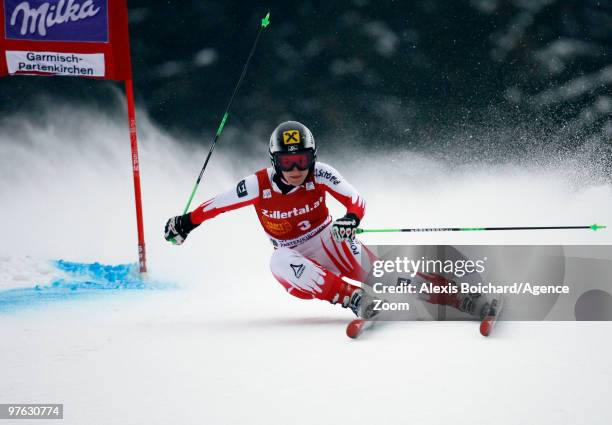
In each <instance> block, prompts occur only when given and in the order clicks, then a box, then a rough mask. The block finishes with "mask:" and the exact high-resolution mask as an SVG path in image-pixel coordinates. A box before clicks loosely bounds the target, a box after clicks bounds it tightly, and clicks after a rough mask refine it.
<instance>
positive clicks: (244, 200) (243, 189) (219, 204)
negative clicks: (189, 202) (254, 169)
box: [189, 174, 259, 226]
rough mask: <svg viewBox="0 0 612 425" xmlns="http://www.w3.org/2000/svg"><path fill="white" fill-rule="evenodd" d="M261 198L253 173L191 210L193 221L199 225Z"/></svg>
mask: <svg viewBox="0 0 612 425" xmlns="http://www.w3.org/2000/svg"><path fill="white" fill-rule="evenodd" d="M258 198H259V182H258V181H257V176H256V175H255V174H251V175H250V176H248V177H246V178H245V179H243V180H241V181H239V182H238V184H237V185H236V186H234V187H233V188H231V189H230V190H227V191H225V192H223V193H220V194H219V195H217V196H215V197H214V198H211V199H209V200H208V201H206V202H204V203H203V204H202V205H200V206H199V207H197V208H196V209H195V210H193V211H192V212H191V214H190V215H189V218H190V219H191V222H192V223H193V224H194V225H195V226H198V225H200V224H202V223H203V222H204V221H206V220H210V219H211V218H214V217H216V216H218V215H219V214H222V213H224V212H228V211H232V210H236V209H238V208H242V207H245V206H247V205H253V204H254V203H255V202H256V201H257V199H258Z"/></svg>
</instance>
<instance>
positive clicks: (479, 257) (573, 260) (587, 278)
mask: <svg viewBox="0 0 612 425" xmlns="http://www.w3.org/2000/svg"><path fill="white" fill-rule="evenodd" d="M367 250H368V251H369V252H370V253H371V254H372V255H371V256H369V257H368V256H362V258H363V260H364V264H363V267H364V270H366V271H369V275H368V278H367V282H366V283H367V286H366V290H367V291H368V292H369V293H370V294H371V295H372V296H373V297H374V298H375V299H376V307H375V308H378V309H379V310H380V311H381V312H383V314H381V316H380V317H381V319H382V320H478V319H482V317H483V315H485V314H486V312H487V311H488V306H489V304H490V303H491V302H492V300H494V299H496V300H498V301H499V302H501V301H502V300H503V309H502V311H501V315H500V317H499V319H500V320H566V321H567V320H570V321H571V320H605V321H607V320H612V246H608V245H589V246H587V245H569V246H553V245H543V246H537V245H527V246H512V245H510V246H495V245H457V246H444V245H440V246H435V245H413V246H391V245H378V246H375V245H370V246H368V247H367Z"/></svg>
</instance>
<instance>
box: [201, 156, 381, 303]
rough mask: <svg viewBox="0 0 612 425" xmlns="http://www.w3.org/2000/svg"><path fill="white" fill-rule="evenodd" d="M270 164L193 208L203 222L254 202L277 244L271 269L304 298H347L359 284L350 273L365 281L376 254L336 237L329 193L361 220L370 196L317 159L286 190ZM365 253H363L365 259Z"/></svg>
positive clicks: (266, 228) (293, 293)
mask: <svg viewBox="0 0 612 425" xmlns="http://www.w3.org/2000/svg"><path fill="white" fill-rule="evenodd" d="M274 174H275V171H274V168H273V167H269V168H267V169H262V170H259V171H257V172H256V173H255V174H251V175H250V176H248V177H246V178H244V179H243V180H241V181H240V182H239V183H238V184H237V185H236V187H235V188H232V189H231V190H228V191H227V192H224V193H221V194H219V195H217V196H215V197H214V198H212V199H209V200H208V201H206V202H204V203H203V204H202V205H200V206H199V207H198V208H196V209H195V210H194V211H193V212H192V213H191V221H192V222H193V223H194V224H200V223H202V222H203V221H205V220H209V219H211V218H213V217H216V216H217V215H219V214H221V213H224V212H227V211H231V210H235V209H238V208H241V207H244V206H247V205H253V206H254V207H255V211H256V212H257V216H258V218H259V221H260V223H261V225H262V227H263V229H264V231H265V232H266V234H267V235H268V237H269V238H270V241H271V242H272V244H273V245H274V247H275V251H274V254H273V255H272V259H271V261H270V267H271V270H272V274H273V275H274V276H275V277H276V279H277V280H278V281H279V282H280V283H281V284H282V285H283V286H284V287H285V288H286V289H287V291H288V292H289V293H290V294H292V295H294V296H297V297H299V298H305V299H309V298H319V299H325V300H329V301H331V302H333V303H335V302H337V301H340V302H343V303H345V302H347V297H350V294H351V293H352V291H354V290H355V289H356V287H355V286H353V285H350V284H348V283H346V282H345V281H343V280H342V279H341V278H340V277H342V276H345V277H348V278H351V279H355V280H358V281H363V280H364V278H365V276H366V275H367V273H368V272H369V270H370V263H371V261H372V260H373V257H372V256H371V254H370V253H368V252H367V251H366V253H364V249H363V247H362V246H361V243H360V242H358V241H354V242H336V241H335V240H334V239H333V237H332V234H331V221H332V218H331V216H330V215H329V211H328V209H327V206H326V203H325V197H326V194H327V193H329V194H330V195H331V196H333V197H334V198H335V199H337V200H338V201H340V202H341V203H342V204H343V205H344V206H345V207H346V209H347V213H348V212H350V213H353V214H355V215H356V216H357V217H359V218H360V219H361V218H362V217H363V215H364V213H365V201H364V200H363V198H362V197H361V196H360V195H359V193H358V192H357V191H356V190H355V188H354V187H353V186H351V185H350V184H349V183H348V182H347V181H346V180H344V178H343V177H342V176H341V175H340V173H338V171H336V170H335V169H334V168H332V167H331V166H329V165H327V164H324V163H321V162H317V163H315V167H314V170H313V171H312V172H311V173H309V174H308V176H307V177H306V180H305V181H304V183H303V184H302V185H300V186H296V187H294V188H293V189H292V190H291V191H289V192H288V193H285V194H283V193H282V191H281V189H280V188H279V187H278V185H277V184H276V182H274V180H273V178H274ZM362 253H363V258H362Z"/></svg>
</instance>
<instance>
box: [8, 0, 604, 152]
mask: <svg viewBox="0 0 612 425" xmlns="http://www.w3.org/2000/svg"><path fill="white" fill-rule="evenodd" d="M128 4H129V9H130V15H129V16H130V32H131V47H132V58H133V68H134V80H135V87H136V91H137V98H138V101H139V105H140V106H141V107H143V108H145V109H146V110H147V112H148V114H149V115H150V116H151V117H152V119H153V120H154V121H155V122H156V123H157V124H158V125H159V126H160V127H162V128H164V129H166V130H167V131H169V132H173V133H176V134H182V135H186V136H189V137H193V138H196V139H198V140H199V139H202V140H206V142H207V141H208V139H207V138H208V137H210V136H211V135H212V134H213V133H214V131H215V130H216V128H217V125H218V123H219V120H220V117H221V115H222V112H223V109H224V107H225V105H226V103H227V101H228V99H229V96H230V94H231V91H232V88H233V86H234V84H235V82H236V80H237V78H238V76H239V74H240V71H241V69H242V65H243V63H244V61H245V59H246V56H247V54H248V52H249V49H250V47H251V44H252V42H253V39H254V37H255V35H256V33H257V30H258V27H259V25H260V19H261V18H262V17H263V16H264V15H265V13H266V12H267V11H268V10H270V11H271V25H270V27H269V28H268V29H267V30H266V32H265V33H264V34H263V35H262V38H261V40H260V44H259V47H258V50H257V53H256V57H254V59H253V61H252V63H251V67H250V69H249V71H248V74H247V77H246V80H245V83H244V85H243V87H242V90H241V91H240V93H239V95H238V98H237V99H236V101H235V104H234V107H233V112H232V114H231V116H230V120H229V123H228V128H233V129H234V130H239V131H240V132H246V134H251V135H253V137H257V138H263V139H265V138H266V137H267V135H268V134H269V133H270V131H271V129H272V128H273V127H274V126H275V125H276V124H277V123H278V122H280V121H282V120H285V119H290V118H292V119H298V120H300V121H303V122H304V123H306V124H307V125H309V126H310V127H311V128H312V129H313V131H314V132H315V136H317V135H321V134H324V135H326V137H334V136H335V135H343V136H349V137H351V136H353V137H355V138H356V139H358V140H359V141H360V143H372V144H373V145H374V146H387V145H394V146H397V145H406V146H416V147H419V146H422V145H424V144H428V143H434V142H433V140H436V141H437V142H435V143H440V142H439V140H440V137H439V135H440V134H443V133H444V132H447V133H449V134H450V133H453V134H455V135H456V137H458V138H460V137H463V136H465V134H467V133H470V137H472V135H473V134H476V136H474V137H478V135H477V133H478V132H479V129H480V130H481V131H480V132H481V133H482V132H483V131H482V130H487V129H490V128H501V127H504V128H510V129H511V130H509V131H507V132H506V133H503V132H502V133H500V134H501V135H500V136H499V137H498V138H496V139H497V140H488V142H489V143H493V144H496V143H497V144H499V143H506V144H513V143H515V141H516V140H517V139H518V138H521V137H523V136H522V135H521V134H522V133H521V131H522V130H521V129H528V130H529V134H533V133H534V132H536V133H538V132H539V133H540V134H542V135H545V137H544V139H546V143H553V144H557V145H564V146H565V145H570V146H576V145H581V144H585V143H591V144H592V143H597V144H603V145H609V144H610V143H611V140H612V118H611V115H612V114H611V112H612V93H611V87H612V60H611V58H610V52H611V50H612V49H611V48H612V0H601V1H598V0H507V1H504V0H452V1H451V0H446V1H443V0H417V1H369V0H352V1H347V0H343V1H333V2H330V1H294V2H290V1H278V0H270V1H268V2H246V1H238V0H208V1H196V0H191V1H190V0H167V1H150V0H149V1H147V0H130V1H129V2H128ZM116 87H117V83H112V82H99V81H87V80H82V79H69V78H53V79H51V78H42V77H41V78H32V77H11V78H4V79H2V80H1V81H0V93H1V98H2V102H1V103H2V104H1V105H0V108H1V110H2V112H4V113H6V112H8V111H9V110H11V111H12V110H14V108H15V107H18V108H20V109H25V110H28V109H35V108H36V107H37V106H35V105H37V103H36V102H32V99H46V101H48V100H49V99H52V100H53V101H57V100H58V99H63V100H67V101H70V102H72V101H75V100H78V102H82V103H86V104H94V105H97V106H102V107H104V108H111V107H114V106H116V103H117V99H116V96H115V95H114V93H115V92H114V89H115V88H116ZM38 104H42V103H40V102H39V103H38ZM47 104H48V103H47ZM462 132H464V133H462ZM462 134H463V135H462ZM504 134H505V135H504ZM457 135H459V136H457ZM482 137H485V136H482ZM487 137H489V136H487ZM241 139H242V140H243V141H244V143H248V138H246V139H245V137H244V136H243V137H242V138H241ZM452 142H453V138H452V137H451V136H448V137H447V138H446V139H445V141H444V143H452Z"/></svg>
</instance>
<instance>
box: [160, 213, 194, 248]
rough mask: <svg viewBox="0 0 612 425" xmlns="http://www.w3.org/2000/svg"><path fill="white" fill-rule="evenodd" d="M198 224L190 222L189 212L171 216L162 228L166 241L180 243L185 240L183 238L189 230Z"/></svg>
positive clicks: (185, 237)
mask: <svg viewBox="0 0 612 425" xmlns="http://www.w3.org/2000/svg"><path fill="white" fill-rule="evenodd" d="M198 226H199V225H194V224H193V223H192V222H191V218H190V217H189V213H187V214H185V215H177V216H176V217H172V218H171V219H170V220H168V222H167V223H166V227H165V228H164V237H165V238H166V240H167V241H168V242H172V243H173V244H175V245H181V244H182V243H183V242H185V239H187V235H188V234H189V232H191V231H192V230H193V229H195V228H196V227H198Z"/></svg>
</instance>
